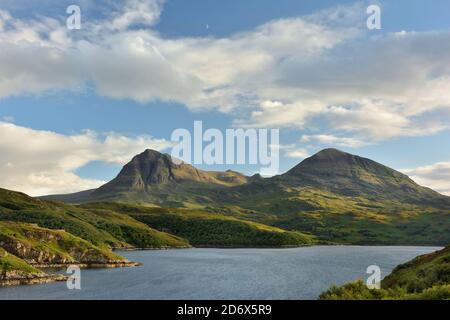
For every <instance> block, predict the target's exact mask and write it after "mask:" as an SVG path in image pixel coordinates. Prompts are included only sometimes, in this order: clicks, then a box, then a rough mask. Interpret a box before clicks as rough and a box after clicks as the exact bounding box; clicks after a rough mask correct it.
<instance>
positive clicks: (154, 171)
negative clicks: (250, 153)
mask: <svg viewBox="0 0 450 320" xmlns="http://www.w3.org/2000/svg"><path fill="white" fill-rule="evenodd" d="M246 182H247V177H246V176H245V175H243V174H241V173H238V172H235V171H231V170H228V171H226V172H214V171H211V172H210V171H203V170H199V169H197V168H195V167H193V166H191V165H189V164H186V163H178V162H177V163H175V162H174V161H172V157H171V156H170V155H168V154H162V153H160V152H158V151H155V150H149V149H147V150H145V151H144V152H143V153H141V154H139V155H137V156H135V157H134V158H133V159H132V160H131V161H130V162H129V163H127V164H126V165H125V166H124V167H123V168H122V170H121V171H120V173H119V174H118V176H117V177H116V178H115V179H113V180H111V181H110V182H108V183H106V184H105V185H103V186H101V187H100V188H98V189H97V190H95V191H93V192H92V193H91V194H90V196H91V197H92V198H96V197H102V196H105V195H115V194H118V193H130V192H131V193H146V192H148V191H149V190H150V189H151V188H152V187H158V186H164V185H167V184H169V183H176V184H182V183H191V184H192V183H194V184H212V185H224V186H233V185H239V184H244V183H246Z"/></svg>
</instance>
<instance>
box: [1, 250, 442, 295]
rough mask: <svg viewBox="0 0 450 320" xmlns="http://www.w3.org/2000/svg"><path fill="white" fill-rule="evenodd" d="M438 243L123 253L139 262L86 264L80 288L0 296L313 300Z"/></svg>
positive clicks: (34, 288) (10, 291)
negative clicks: (110, 266) (108, 265)
mask: <svg viewBox="0 0 450 320" xmlns="http://www.w3.org/2000/svg"><path fill="white" fill-rule="evenodd" d="M438 249H439V248H436V247H365V246H314V247H305V248H293V249H180V250H156V251H133V252H120V253H119V254H121V255H123V256H125V257H126V258H128V259H129V260H132V261H139V262H142V263H143V265H142V266H140V267H134V268H120V269H83V270H82V271H81V276H82V279H81V290H68V289H67V286H66V283H65V282H55V283H49V284H42V285H27V286H17V287H6V288H0V299H316V298H317V296H318V295H319V294H320V293H321V292H323V291H324V290H326V289H327V288H329V287H330V285H332V284H343V283H345V282H348V281H352V280H355V279H359V278H360V279H366V278H367V276H368V275H367V274H366V269H367V267H368V266H369V265H378V266H379V267H380V268H381V271H382V276H383V277H384V276H386V275H387V274H389V273H390V272H391V270H392V269H393V268H394V267H395V266H397V265H398V264H400V263H403V262H406V261H408V260H410V259H412V258H413V257H415V256H417V255H421V254H425V253H429V252H432V251H436V250H438Z"/></svg>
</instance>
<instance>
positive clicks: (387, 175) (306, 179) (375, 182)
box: [280, 149, 449, 205]
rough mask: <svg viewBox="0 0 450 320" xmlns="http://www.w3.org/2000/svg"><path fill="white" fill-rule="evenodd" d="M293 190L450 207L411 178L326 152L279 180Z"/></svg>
mask: <svg viewBox="0 0 450 320" xmlns="http://www.w3.org/2000/svg"><path fill="white" fill-rule="evenodd" d="M280 179H281V180H283V181H284V182H285V183H286V184H288V185H290V186H295V187H299V186H309V187H314V188H318V189H322V190H327V191H330V192H333V193H336V194H340V195H343V196H352V197H356V196H361V195H364V196H369V197H370V198H372V199H374V200H382V199H385V200H399V201H402V202H408V203H422V204H423V203H430V204H435V205H436V204H438V203H441V202H442V203H443V204H445V203H447V204H448V203H449V201H448V200H449V199H448V198H447V197H444V196H442V195H440V194H439V193H437V192H435V191H433V190H431V189H428V188H424V187H421V186H419V185H418V184H416V183H415V182H414V181H413V180H411V179H410V178H409V177H408V176H406V175H404V174H402V173H400V172H398V171H395V170H393V169H391V168H388V167H386V166H384V165H382V164H379V163H377V162H375V161H372V160H370V159H366V158H363V157H359V156H356V155H352V154H349V153H345V152H342V151H339V150H336V149H325V150H323V151H320V152H319V153H317V154H315V155H313V156H312V157H310V158H307V159H305V160H304V161H302V162H301V163H300V164H298V165H297V166H295V167H294V168H292V169H291V170H289V171H288V172H287V173H285V174H283V175H282V176H281V177H280Z"/></svg>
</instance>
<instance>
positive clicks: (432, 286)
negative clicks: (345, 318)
mask: <svg viewBox="0 0 450 320" xmlns="http://www.w3.org/2000/svg"><path fill="white" fill-rule="evenodd" d="M320 299H324V300H381V299H402V300H448V299H450V247H447V248H445V249H443V250H440V251H437V252H434V253H430V254H426V255H422V256H419V257H416V258H415V259H413V260H411V261H409V262H407V263H405V264H402V265H399V266H398V267H396V268H395V269H394V270H393V271H392V273H391V274H390V275H388V276H387V277H386V278H384V279H383V280H382V282H381V289H380V290H375V289H372V290H371V289H368V288H367V286H366V285H365V284H364V283H363V281H361V280H359V281H356V282H352V283H348V284H345V285H343V286H340V287H337V286H333V287H331V288H330V289H329V290H328V291H326V292H324V293H323V294H321V295H320Z"/></svg>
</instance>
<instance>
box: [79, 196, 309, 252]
mask: <svg viewBox="0 0 450 320" xmlns="http://www.w3.org/2000/svg"><path fill="white" fill-rule="evenodd" d="M82 207H83V208H87V209H90V210H94V209H96V210H98V209H103V210H105V209H106V210H111V211H115V212H121V213H123V214H127V215H130V216H131V217H133V218H134V219H136V220H139V221H141V222H143V223H146V224H147V225H149V226H151V227H152V228H156V229H158V230H164V231H165V232H168V233H171V234H174V235H178V236H180V237H183V238H186V239H188V240H189V243H191V244H192V245H194V246H218V247H258V246H259V247H285V246H302V245H310V244H313V243H314V242H315V239H314V237H313V236H311V235H307V234H302V233H300V232H296V231H294V232H291V231H286V230H282V229H280V228H276V227H272V226H268V225H263V224H261V223H256V222H250V221H245V220H241V219H237V218H235V217H230V216H225V215H221V214H212V213H210V212H206V211H201V210H196V209H176V208H155V207H143V206H137V205H129V204H121V203H89V204H85V205H83V206H82Z"/></svg>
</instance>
